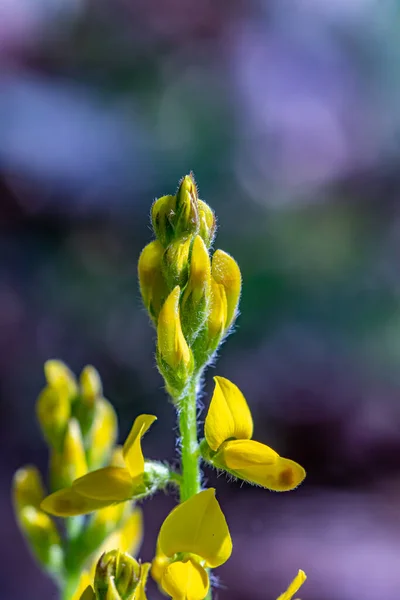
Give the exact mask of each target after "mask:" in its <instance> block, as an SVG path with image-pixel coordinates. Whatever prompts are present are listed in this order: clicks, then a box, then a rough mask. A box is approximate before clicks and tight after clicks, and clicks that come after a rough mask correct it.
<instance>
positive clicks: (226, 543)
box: [158, 488, 232, 567]
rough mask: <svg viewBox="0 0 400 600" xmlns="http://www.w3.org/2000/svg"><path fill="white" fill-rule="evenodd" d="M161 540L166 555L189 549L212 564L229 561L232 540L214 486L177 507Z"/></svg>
mask: <svg viewBox="0 0 400 600" xmlns="http://www.w3.org/2000/svg"><path fill="white" fill-rule="evenodd" d="M158 539H159V543H160V549H161V552H162V553H163V554H165V555H166V556H169V557H172V556H173V555H175V554H177V553H179V552H190V553H192V554H196V555H197V556H200V557H201V558H202V559H203V560H204V561H205V563H206V565H207V566H209V567H218V566H219V565H222V564H223V563H224V562H226V561H227V560H228V558H229V557H230V555H231V552H232V540H231V536H230V533H229V529H228V525H227V523H226V520H225V517H224V514H223V512H222V510H221V508H220V506H219V503H218V501H217V499H216V498H215V489H214V488H209V489H207V490H204V491H203V492H199V493H198V494H196V495H195V496H192V497H191V498H189V499H188V500H186V501H185V502H183V503H182V504H179V505H178V506H177V507H175V508H174V509H173V510H172V512H171V513H170V514H169V515H168V517H167V518H166V519H165V521H164V523H163V524H162V526H161V529H160V533H159V538H158Z"/></svg>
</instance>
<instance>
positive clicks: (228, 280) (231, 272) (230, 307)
mask: <svg viewBox="0 0 400 600" xmlns="http://www.w3.org/2000/svg"><path fill="white" fill-rule="evenodd" d="M211 273H212V276H213V279H214V281H215V282H216V283H217V284H219V285H222V286H223V287H224V290H225V295H226V301H227V318H226V323H225V327H226V329H229V327H230V326H231V325H232V323H233V321H234V320H235V318H236V315H237V309H238V305H239V299H240V291H241V287H242V275H241V273H240V269H239V266H238V264H237V262H236V261H235V259H234V258H232V256H230V254H228V253H227V252H224V251H223V250H216V252H215V253H214V256H213V258H212V262H211Z"/></svg>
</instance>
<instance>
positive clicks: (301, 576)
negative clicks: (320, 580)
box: [277, 569, 307, 600]
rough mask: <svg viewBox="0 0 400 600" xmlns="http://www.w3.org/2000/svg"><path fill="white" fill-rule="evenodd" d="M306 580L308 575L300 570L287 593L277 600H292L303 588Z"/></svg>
mask: <svg viewBox="0 0 400 600" xmlns="http://www.w3.org/2000/svg"><path fill="white" fill-rule="evenodd" d="M306 579H307V575H306V574H305V573H304V571H302V570H301V569H300V570H299V572H298V573H297V575H296V577H295V578H294V579H293V581H292V583H291V584H290V585H289V587H288V589H287V590H286V592H283V594H281V595H280V596H279V598H277V600H292V598H293V596H294V595H295V593H296V592H297V591H298V590H299V589H300V588H301V586H302V585H303V583H304V582H305V580H306Z"/></svg>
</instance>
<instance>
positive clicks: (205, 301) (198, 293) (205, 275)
mask: <svg viewBox="0 0 400 600" xmlns="http://www.w3.org/2000/svg"><path fill="white" fill-rule="evenodd" d="M210 288H211V263H210V257H209V256H208V252H207V248H206V246H205V244H204V242H203V240H202V238H201V237H200V236H199V235H198V236H196V237H195V240H194V243H193V250H192V256H191V260H190V275H189V281H188V283H187V285H186V287H185V291H184V293H183V297H182V304H181V316H182V329H183V331H184V332H185V336H186V338H187V339H189V340H193V339H194V338H195V337H196V335H197V333H198V332H199V330H200V328H201V327H202V325H203V324H204V322H205V320H206V318H207V314H208V308H209V304H210Z"/></svg>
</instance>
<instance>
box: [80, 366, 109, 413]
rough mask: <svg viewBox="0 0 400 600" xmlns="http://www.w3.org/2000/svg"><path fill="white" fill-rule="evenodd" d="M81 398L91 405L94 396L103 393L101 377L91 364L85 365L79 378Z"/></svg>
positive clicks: (98, 396) (94, 398) (99, 395)
mask: <svg viewBox="0 0 400 600" xmlns="http://www.w3.org/2000/svg"><path fill="white" fill-rule="evenodd" d="M79 383H80V388H81V398H82V401H83V402H85V403H86V404H88V405H90V406H93V405H94V403H95V401H96V398H100V397H101V396H102V395H103V386H102V383H101V377H100V375H99V372H98V371H97V369H95V368H94V367H93V366H92V365H86V367H85V368H84V369H83V370H82V373H81V376H80V378H79Z"/></svg>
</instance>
